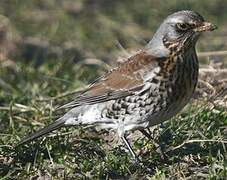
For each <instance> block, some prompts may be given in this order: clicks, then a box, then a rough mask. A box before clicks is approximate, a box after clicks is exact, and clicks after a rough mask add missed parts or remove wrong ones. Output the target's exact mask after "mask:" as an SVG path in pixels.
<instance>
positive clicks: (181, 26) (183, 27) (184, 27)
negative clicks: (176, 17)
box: [176, 23, 189, 31]
mask: <svg viewBox="0 0 227 180" xmlns="http://www.w3.org/2000/svg"><path fill="white" fill-rule="evenodd" d="M176 26H177V28H178V29H179V30H181V31H186V30H188V29H189V25H188V24H186V23H177V25H176Z"/></svg>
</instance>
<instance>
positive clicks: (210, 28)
mask: <svg viewBox="0 0 227 180" xmlns="http://www.w3.org/2000/svg"><path fill="white" fill-rule="evenodd" d="M217 28H218V27H217V26H216V25H214V24H212V23H210V22H203V23H202V24H200V25H199V26H197V27H196V28H195V29H194V31H195V32H204V31H213V30H215V29H217Z"/></svg>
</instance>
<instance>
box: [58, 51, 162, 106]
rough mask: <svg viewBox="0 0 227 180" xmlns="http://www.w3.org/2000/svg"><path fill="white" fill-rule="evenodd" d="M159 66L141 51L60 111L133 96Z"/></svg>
mask: <svg viewBox="0 0 227 180" xmlns="http://www.w3.org/2000/svg"><path fill="white" fill-rule="evenodd" d="M157 66H158V63H157V59H155V58H154V57H153V56H151V55H149V54H148V53H147V52H146V51H145V50H141V51H139V52H137V53H136V54H134V55H132V56H131V57H129V58H128V60H127V61H126V62H124V63H122V64H121V65H120V66H119V67H117V68H115V69H113V70H112V71H110V72H109V73H107V74H106V75H105V76H103V77H102V78H101V79H99V80H98V81H96V82H95V83H94V84H92V85H91V86H90V87H89V88H87V89H86V90H85V91H84V92H83V93H81V94H80V95H79V96H77V97H76V98H75V99H74V100H73V101H72V102H70V103H68V104H65V105H63V106H61V107H60V108H58V109H62V108H72V107H76V106H80V105H84V104H95V103H101V102H105V101H109V100H113V99H117V98H122V97H126V96H129V95H132V94H134V93H135V92H138V91H139V90H141V89H142V87H143V84H144V81H145V80H144V77H145V76H146V75H147V74H148V73H149V72H150V71H152V70H153V69H154V68H155V67H157Z"/></svg>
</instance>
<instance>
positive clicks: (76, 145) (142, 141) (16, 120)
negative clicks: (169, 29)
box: [0, 0, 227, 179]
mask: <svg viewBox="0 0 227 180" xmlns="http://www.w3.org/2000/svg"><path fill="white" fill-rule="evenodd" d="M45 2H46V1H45ZM45 2H44V1H40V2H38V1H30V0H29V1H28V0H24V1H15V2H10V3H5V2H4V1H2V2H0V13H1V14H3V15H4V16H6V17H7V18H8V19H9V21H10V24H11V25H10V27H11V28H12V35H13V38H14V36H19V37H20V38H21V39H23V38H24V39H26V38H27V37H33V38H34V37H35V38H39V39H40V41H41V42H45V43H46V42H48V43H49V46H48V47H47V48H44V50H48V51H47V52H46V51H44V50H43V49H40V46H39V44H38V45H37V46H38V47H35V48H37V49H35V50H34V49H32V48H31V47H30V46H23V45H24V44H23V42H20V43H21V44H20V45H18V46H17V51H18V52H14V51H10V53H8V54H7V55H6V56H8V58H9V59H10V60H9V59H8V60H7V59H0V177H1V179H30V178H34V179H37V178H38V177H43V178H45V177H46V178H48V177H51V178H52V179H64V178H65V179H85V178H88V179H89V178H90V179H114V178H115V179H124V178H125V179H127V178H131V179H139V178H143V179H167V178H168V179H199V178H201V179H225V178H226V176H227V172H226V171H227V167H226V166H227V160H226V159H227V145H226V144H227V142H226V141H227V128H226V127H227V111H226V109H224V108H220V107H218V106H214V107H213V108H211V107H210V106H209V105H210V102H209V103H208V101H207V100H206V99H205V100H202V101H198V100H195V99H194V100H193V101H192V102H191V104H189V105H188V106H187V108H185V109H184V111H182V112H181V113H180V114H179V115H178V116H176V117H174V118H173V119H172V120H170V121H167V122H165V123H164V126H161V127H160V126H158V127H157V128H156V129H155V131H153V137H154V139H155V141H156V142H158V144H159V145H160V147H161V149H162V150H163V152H165V155H166V159H165V160H163V159H162V157H161V155H160V153H158V151H157V149H156V147H155V143H154V142H153V141H149V140H148V139H147V138H145V137H144V136H141V135H139V136H138V134H137V133H136V132H134V133H133V135H131V136H132V137H131V138H130V141H132V145H133V148H134V150H135V151H136V153H137V154H138V155H139V157H140V158H141V160H142V162H143V165H141V164H137V163H135V162H133V161H132V158H131V156H130V154H129V153H128V152H127V150H126V149H125V147H124V145H123V144H122V143H116V142H115V141H112V140H111V139H113V135H112V134H109V133H108V132H104V131H98V130H96V129H94V128H87V129H83V128H81V127H75V128H63V129H61V130H59V131H55V132H54V133H52V134H50V135H49V136H47V137H45V138H40V139H38V140H37V141H35V142H32V143H30V144H27V145H25V146H23V147H17V148H15V147H14V146H15V144H17V143H18V142H19V141H20V139H21V138H23V137H24V136H25V135H26V134H28V133H30V132H33V131H35V130H37V129H39V128H41V127H44V126H45V125H47V124H49V123H50V122H52V121H53V120H54V119H55V118H56V116H59V115H61V114H56V113H54V112H53V111H54V108H55V107H56V106H57V105H58V104H63V103H64V102H66V101H67V100H68V99H71V98H72V97H73V95H74V94H72V95H69V96H66V97H64V98H63V97H62V98H61V96H63V95H65V94H67V93H70V92H73V91H74V90H75V89H77V88H82V87H85V86H86V85H87V84H88V83H89V82H92V81H93V80H95V79H96V78H97V77H98V76H100V75H102V74H103V73H104V72H106V69H107V67H106V66H105V65H106V64H110V65H111V66H112V65H113V64H116V61H115V59H117V57H118V54H119V49H117V48H116V47H115V44H116V41H119V42H120V44H122V45H123V47H130V48H138V47H141V46H142V45H143V44H145V42H146V41H148V40H149V38H150V37H151V35H152V33H153V32H154V30H155V29H156V28H157V27H158V25H159V24H160V21H161V20H162V19H163V18H164V17H165V16H166V15H167V14H170V13H172V12H173V11H175V10H178V9H194V10H196V11H199V12H200V13H201V14H203V15H205V16H206V17H207V19H210V20H211V21H213V22H215V23H217V24H218V25H219V27H220V30H219V32H218V33H216V34H215V32H214V37H212V36H210V34H208V35H207V36H206V37H205V38H201V40H200V41H199V44H198V50H199V51H202V50H225V49H226V41H225V39H224V37H222V36H221V35H220V34H221V32H222V31H223V32H225V31H224V30H225V29H226V23H225V19H226V18H227V14H226V13H225V10H226V4H223V7H222V6H221V7H220V2H219V1H218V0H215V1H213V0H212V1H211V0H209V1H206V3H204V1H199V2H198V1H194V0H192V1H168V3H167V2H159V1H148V0H146V1H144V3H140V2H139V1H133V3H132V1H124V2H122V1H113V2H111V4H110V3H106V2H105V1H101V0H100V1H97V2H96V3H94V4H92V3H88V1H76V3H81V4H80V5H81V6H79V5H77V7H79V8H78V9H76V10H75V9H74V11H71V10H70V11H69V10H68V9H67V8H66V5H64V3H63V1H52V0H51V1H48V2H46V3H45ZM67 2H74V1H70V0H69V1H67ZM74 3H75V2H74ZM153 4H156V8H154V6H153ZM170 9H172V10H170ZM40 11H41V14H44V15H45V13H47V14H48V15H51V19H49V18H45V17H44V18H43V19H41V20H40V19H39V18H40V17H39V16H38V15H37V14H34V12H35V13H40ZM9 12H14V13H10V14H9ZM42 17H43V16H42ZM47 17H48V16H47ZM0 21H1V19H0ZM0 24H2V23H0ZM0 28H1V27H0ZM7 32H10V31H9V30H7ZM219 33H220V34H219ZM207 39H209V41H210V44H208V43H207V41H206V40H207ZM9 41H10V43H14V39H9ZM11 41H12V42H11ZM1 43H2V42H0V45H1ZM67 43H69V44H70V43H71V44H72V45H73V46H72V47H73V48H71V49H70V48H68V49H67V48H66V45H67ZM0 47H1V48H2V47H6V44H3V46H2V45H1V46H0ZM7 47H8V46H7ZM56 47H57V48H59V49H60V50H61V51H62V54H61V55H57V56H56V55H53V54H51V53H50V52H51V49H54V48H56ZM6 50H7V49H6ZM28 52H29V53H30V54H28ZM0 53H2V51H0ZM87 58H88V59H89V58H97V59H102V61H101V60H100V61H98V62H101V64H97V63H96V64H95V63H93V64H89V63H87V61H86V59H87ZM219 59H220V60H223V61H226V58H225V57H218V60H219ZM204 61H207V60H206V59H204ZM102 63H103V64H102ZM54 97H59V98H54Z"/></svg>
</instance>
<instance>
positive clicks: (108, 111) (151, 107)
mask: <svg viewBox="0 0 227 180" xmlns="http://www.w3.org/2000/svg"><path fill="white" fill-rule="evenodd" d="M216 28H217V27H216V26H215V25H213V24H211V23H209V22H206V21H205V20H204V18H203V17H202V16H201V15H200V14H198V13H196V12H193V11H189V10H184V11H178V12H176V13H173V14H171V15H169V16H168V17H167V18H166V19H165V20H164V21H163V23H162V24H161V25H160V27H159V28H158V30H157V32H156V33H155V34H154V36H153V38H152V40H151V41H150V42H149V43H148V44H147V46H146V47H144V48H143V49H141V50H139V51H137V52H136V53H134V54H132V55H131V56H130V57H128V59H127V61H125V62H123V63H121V64H120V65H119V67H116V68H114V69H112V70H111V71H110V72H108V73H107V74H106V75H104V76H102V77H101V78H99V79H98V80H97V81H96V82H95V83H93V84H91V85H90V86H89V87H88V88H87V89H85V90H84V91H83V92H82V93H81V94H79V95H78V96H77V97H75V99H74V100H73V101H72V102H70V103H68V104H65V105H63V106H61V107H60V108H61V109H62V108H64V109H65V108H67V109H69V111H68V112H67V113H66V114H65V115H64V116H63V117H61V118H59V119H57V120H56V121H55V122H53V123H52V124H50V125H49V126H47V127H44V128H43V129H41V130H38V131H37V132H35V133H33V134H30V135H28V136H26V137H25V138H24V139H22V141H21V142H19V144H18V145H21V144H24V143H27V142H29V141H31V140H33V139H35V138H38V137H40V136H42V135H45V134H47V133H49V132H51V131H53V130H56V129H58V128H61V127H65V126H88V125H94V126H99V127H100V128H101V129H113V130H115V131H116V132H117V134H118V136H119V137H120V138H122V140H123V142H124V143H125V144H126V146H127V147H128V149H129V151H130V152H131V154H132V155H133V157H134V158H136V155H135V153H134V152H133V150H132V148H131V146H130V144H129V142H128V141H127V139H126V135H125V134H126V132H127V131H130V130H140V131H142V132H145V129H146V128H148V127H151V126H154V125H157V124H160V123H161V122H163V121H165V120H168V119H170V118H171V117H173V116H174V115H175V114H176V113H178V112H179V111H180V110H181V109H182V108H183V107H184V106H185V105H186V104H187V103H188V101H189V100H190V98H191V97H192V94H193V92H194V90H195V87H196V84H197V81H198V68H199V66H198V60H197V55H196V51H195V45H196V42H197V40H198V37H199V36H200V35H201V33H202V32H205V31H212V30H214V29H216Z"/></svg>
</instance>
